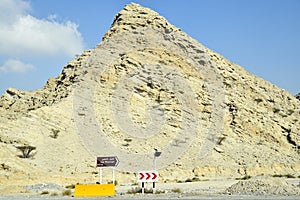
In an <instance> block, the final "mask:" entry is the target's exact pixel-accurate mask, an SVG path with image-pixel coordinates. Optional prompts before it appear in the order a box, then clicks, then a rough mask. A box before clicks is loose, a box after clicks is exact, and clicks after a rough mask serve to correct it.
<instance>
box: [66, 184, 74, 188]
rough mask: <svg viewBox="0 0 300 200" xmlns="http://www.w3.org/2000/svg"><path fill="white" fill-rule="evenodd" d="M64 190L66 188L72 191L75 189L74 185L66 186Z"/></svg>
mask: <svg viewBox="0 0 300 200" xmlns="http://www.w3.org/2000/svg"><path fill="white" fill-rule="evenodd" d="M65 188H67V189H74V188H75V185H74V184H71V185H67V186H66V187H65Z"/></svg>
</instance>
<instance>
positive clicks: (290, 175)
mask: <svg viewBox="0 0 300 200" xmlns="http://www.w3.org/2000/svg"><path fill="white" fill-rule="evenodd" d="M273 177H278V178H282V177H285V178H296V177H295V176H293V175H292V174H274V175H273Z"/></svg>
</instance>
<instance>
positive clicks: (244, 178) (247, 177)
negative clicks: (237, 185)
mask: <svg viewBox="0 0 300 200" xmlns="http://www.w3.org/2000/svg"><path fill="white" fill-rule="evenodd" d="M250 178H251V176H250V175H245V176H243V177H242V178H236V179H235V180H248V179H250Z"/></svg>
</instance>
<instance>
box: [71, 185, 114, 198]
mask: <svg viewBox="0 0 300 200" xmlns="http://www.w3.org/2000/svg"><path fill="white" fill-rule="evenodd" d="M115 195H116V190H115V185H114V184H87V185H75V192H74V197H98V196H115Z"/></svg>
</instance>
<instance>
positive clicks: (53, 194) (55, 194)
mask: <svg viewBox="0 0 300 200" xmlns="http://www.w3.org/2000/svg"><path fill="white" fill-rule="evenodd" d="M50 196H58V194H57V193H56V192H53V193H51V195H50Z"/></svg>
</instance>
